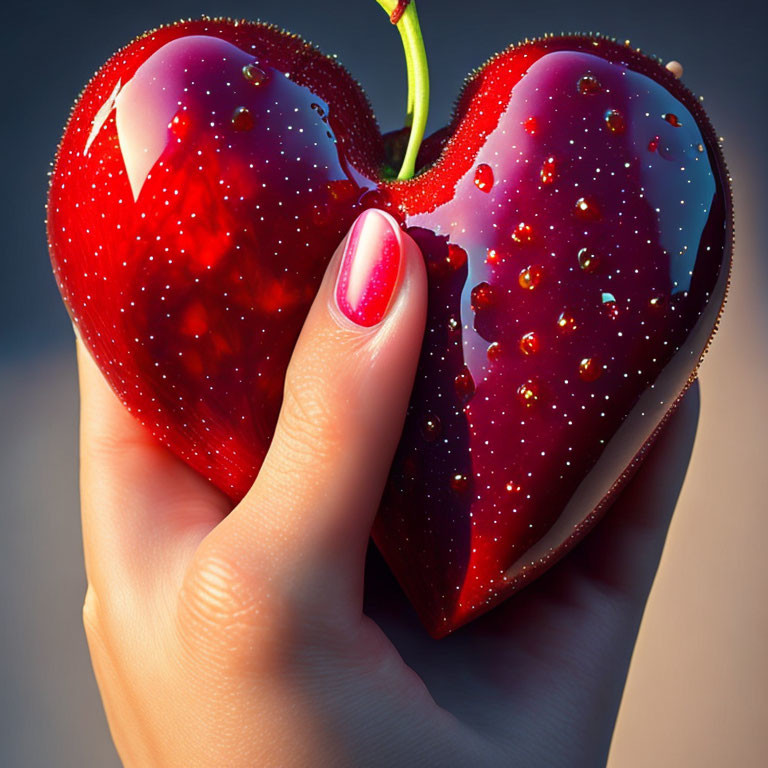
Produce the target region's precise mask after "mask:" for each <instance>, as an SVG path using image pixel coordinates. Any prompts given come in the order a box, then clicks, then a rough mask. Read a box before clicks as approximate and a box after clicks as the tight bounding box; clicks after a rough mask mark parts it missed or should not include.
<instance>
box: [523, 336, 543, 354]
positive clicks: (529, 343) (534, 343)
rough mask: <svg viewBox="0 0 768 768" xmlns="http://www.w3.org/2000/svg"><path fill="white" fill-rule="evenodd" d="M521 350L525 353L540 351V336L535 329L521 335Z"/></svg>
mask: <svg viewBox="0 0 768 768" xmlns="http://www.w3.org/2000/svg"><path fill="white" fill-rule="evenodd" d="M520 351H521V352H522V353H523V354H524V355H535V354H536V353H537V352H538V351H539V337H538V336H537V335H536V332H535V331H529V332H528V333H526V334H523V336H521V337H520Z"/></svg>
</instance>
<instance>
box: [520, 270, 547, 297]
mask: <svg viewBox="0 0 768 768" xmlns="http://www.w3.org/2000/svg"><path fill="white" fill-rule="evenodd" d="M543 273H544V270H543V269H542V268H541V267H540V266H538V265H536V264H534V265H531V266H528V267H524V268H523V269H521V270H520V274H519V275H518V276H517V281H518V283H520V287H521V288H525V289H526V290H527V291H532V290H533V289H534V288H535V287H536V286H537V285H538V284H539V283H540V282H541V276H542V275H543Z"/></svg>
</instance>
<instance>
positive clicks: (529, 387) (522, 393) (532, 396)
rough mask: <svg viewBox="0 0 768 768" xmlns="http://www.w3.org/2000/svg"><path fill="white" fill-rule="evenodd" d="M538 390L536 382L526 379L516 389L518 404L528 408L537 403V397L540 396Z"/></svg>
mask: <svg viewBox="0 0 768 768" xmlns="http://www.w3.org/2000/svg"><path fill="white" fill-rule="evenodd" d="M540 389H541V388H540V387H539V384H538V382H537V381H535V380H534V379H528V381H526V382H525V383H523V384H521V385H520V386H519V387H518V388H517V400H518V402H519V403H520V404H521V405H523V406H525V407H526V408H530V407H531V406H532V405H535V404H536V403H537V402H538V400H539V397H540V396H541V392H540Z"/></svg>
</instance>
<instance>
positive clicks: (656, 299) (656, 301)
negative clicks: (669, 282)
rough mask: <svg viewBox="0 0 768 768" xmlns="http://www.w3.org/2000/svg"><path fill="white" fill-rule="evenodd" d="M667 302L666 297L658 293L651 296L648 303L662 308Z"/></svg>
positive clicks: (656, 307)
mask: <svg viewBox="0 0 768 768" xmlns="http://www.w3.org/2000/svg"><path fill="white" fill-rule="evenodd" d="M666 303H667V300H666V298H665V297H664V296H663V295H662V294H660V293H658V294H656V295H655V296H651V298H650V300H649V301H648V304H650V306H652V307H653V308H654V309H661V308H662V307H663V306H664V305H665V304H666Z"/></svg>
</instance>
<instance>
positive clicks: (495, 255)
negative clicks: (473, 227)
mask: <svg viewBox="0 0 768 768" xmlns="http://www.w3.org/2000/svg"><path fill="white" fill-rule="evenodd" d="M499 261H501V257H500V256H499V252H498V251H497V250H496V249H495V248H489V249H488V250H487V251H486V252H485V263H486V264H498V263H499Z"/></svg>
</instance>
